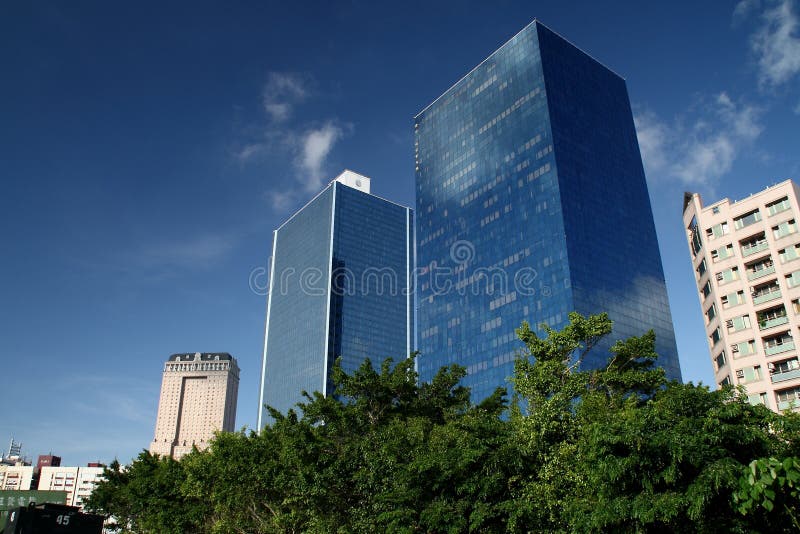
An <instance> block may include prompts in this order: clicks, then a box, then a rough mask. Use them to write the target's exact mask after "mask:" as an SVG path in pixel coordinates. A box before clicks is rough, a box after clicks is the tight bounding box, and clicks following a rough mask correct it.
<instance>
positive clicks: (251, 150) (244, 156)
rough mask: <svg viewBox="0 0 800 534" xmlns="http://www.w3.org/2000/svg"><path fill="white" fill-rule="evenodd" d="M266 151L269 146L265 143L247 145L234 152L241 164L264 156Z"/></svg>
mask: <svg viewBox="0 0 800 534" xmlns="http://www.w3.org/2000/svg"><path fill="white" fill-rule="evenodd" d="M266 149H267V145H266V144H265V143H247V144H246V145H244V146H243V147H242V148H240V149H237V150H234V152H233V157H234V158H235V159H236V160H237V161H239V163H247V162H248V161H250V160H252V159H253V158H255V157H257V156H259V155H260V154H262V153H263V152H264V151H265V150H266Z"/></svg>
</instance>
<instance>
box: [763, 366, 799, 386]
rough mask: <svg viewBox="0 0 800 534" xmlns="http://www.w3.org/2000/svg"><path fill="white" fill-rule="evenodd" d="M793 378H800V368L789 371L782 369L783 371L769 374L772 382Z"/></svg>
mask: <svg viewBox="0 0 800 534" xmlns="http://www.w3.org/2000/svg"><path fill="white" fill-rule="evenodd" d="M793 378H800V369H792V370H791V371H784V372H783V373H772V376H770V380H772V383H773V384H774V383H775V382H785V381H786V380H791V379H793Z"/></svg>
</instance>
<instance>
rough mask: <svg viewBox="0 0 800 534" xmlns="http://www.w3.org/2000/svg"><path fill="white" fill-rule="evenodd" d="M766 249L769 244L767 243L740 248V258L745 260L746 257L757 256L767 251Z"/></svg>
mask: <svg viewBox="0 0 800 534" xmlns="http://www.w3.org/2000/svg"><path fill="white" fill-rule="evenodd" d="M768 248H769V243H767V242H766V241H764V242H763V243H759V244H757V245H755V246H752V247H742V256H743V257H745V258H746V257H747V256H752V255H753V254H758V253H759V252H761V251H762V250H767V249H768Z"/></svg>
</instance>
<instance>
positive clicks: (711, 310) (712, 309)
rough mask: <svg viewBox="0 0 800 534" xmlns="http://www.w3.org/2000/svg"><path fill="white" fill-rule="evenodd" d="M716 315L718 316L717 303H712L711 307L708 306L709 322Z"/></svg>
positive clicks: (707, 315)
mask: <svg viewBox="0 0 800 534" xmlns="http://www.w3.org/2000/svg"><path fill="white" fill-rule="evenodd" d="M716 316H717V305H716V304H712V305H711V307H710V308H708V310H706V317H708V322H709V323H710V322H711V321H713V320H714V317H716Z"/></svg>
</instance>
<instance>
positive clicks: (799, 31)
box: [734, 0, 800, 89]
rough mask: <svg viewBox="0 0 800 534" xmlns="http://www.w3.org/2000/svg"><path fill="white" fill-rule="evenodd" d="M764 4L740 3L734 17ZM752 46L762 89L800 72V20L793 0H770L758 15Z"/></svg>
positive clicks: (777, 84)
mask: <svg viewBox="0 0 800 534" xmlns="http://www.w3.org/2000/svg"><path fill="white" fill-rule="evenodd" d="M760 7H761V2H757V1H754V0H750V1H743V2H740V3H739V4H738V5H737V6H736V9H735V10H734V20H736V19H737V17H739V18H741V17H743V16H744V15H746V14H749V13H751V12H753V11H755V10H757V9H759V8H760ZM758 21H759V24H758V26H757V29H756V30H755V33H754V34H753V35H752V38H751V41H750V46H751V50H752V52H753V54H754V55H755V58H756V62H757V64H758V70H759V86H760V87H761V89H774V88H776V87H778V86H781V85H783V84H785V83H787V82H789V81H790V80H791V79H792V78H794V77H795V76H796V75H797V74H798V73H800V19H798V15H797V13H796V12H795V6H794V1H793V0H780V1H777V2H776V1H773V2H767V3H766V7H765V9H764V11H763V12H762V13H761V14H760V16H759V18H758Z"/></svg>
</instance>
